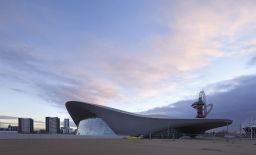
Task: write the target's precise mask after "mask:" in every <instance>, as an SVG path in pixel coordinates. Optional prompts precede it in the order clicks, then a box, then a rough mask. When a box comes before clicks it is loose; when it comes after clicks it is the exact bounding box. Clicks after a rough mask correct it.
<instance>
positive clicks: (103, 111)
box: [66, 101, 232, 135]
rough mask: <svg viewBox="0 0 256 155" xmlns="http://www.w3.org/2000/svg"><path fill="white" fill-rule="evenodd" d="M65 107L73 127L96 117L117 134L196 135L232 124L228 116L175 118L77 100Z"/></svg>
mask: <svg viewBox="0 0 256 155" xmlns="http://www.w3.org/2000/svg"><path fill="white" fill-rule="evenodd" d="M66 108H67V110H68V112H69V114H70V116H71V117H72V119H73V121H74V122H75V124H76V125H77V126H78V124H79V122H80V121H81V120H84V119H87V118H94V117H99V118H101V119H103V120H104V121H105V122H106V123H107V124H108V125H109V127H110V128H111V129H112V130H113V131H114V132H115V133H116V134H118V135H148V134H149V133H154V132H157V131H161V130H165V129H167V128H174V129H177V130H179V131H181V132H183V133H191V134H197V133H202V132H204V131H206V130H209V129H213V128H217V127H222V126H226V125H229V124H231V123H232V120H229V119H198V118H195V119H177V118H169V117H154V116H147V115H140V114H134V113H130V112H126V111H122V110H118V109H114V108H109V107H105V106H101V105H95V104H90V103H85V102H79V101H69V102H67V103H66Z"/></svg>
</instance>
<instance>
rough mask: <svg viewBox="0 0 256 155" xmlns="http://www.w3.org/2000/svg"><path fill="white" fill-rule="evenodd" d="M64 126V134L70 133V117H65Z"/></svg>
mask: <svg viewBox="0 0 256 155" xmlns="http://www.w3.org/2000/svg"><path fill="white" fill-rule="evenodd" d="M63 124H64V127H63V128H62V131H63V133H64V134H68V133H69V119H64V122H63Z"/></svg>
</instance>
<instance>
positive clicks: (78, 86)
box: [0, 0, 256, 121]
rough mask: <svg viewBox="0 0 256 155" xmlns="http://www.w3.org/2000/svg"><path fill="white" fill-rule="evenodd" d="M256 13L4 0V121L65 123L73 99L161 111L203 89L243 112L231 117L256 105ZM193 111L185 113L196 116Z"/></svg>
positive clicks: (196, 6)
mask: <svg viewBox="0 0 256 155" xmlns="http://www.w3.org/2000/svg"><path fill="white" fill-rule="evenodd" d="M255 6H256V1H254V0H246V1H238V0H237V1H236V0H232V1H231V0H226V1H222V0H209V1H204V0H190V1H178V0H176V1H175V0H158V1H154V0H108V1H103V0H81V1H79V0H75V1H66V0H54V1H48V0H45V1H37V0H33V1H32V0H16V1H15V0H12V1H9V0H1V1H0V85H1V87H0V94H1V95H0V97H1V101H0V106H1V108H0V115H1V116H14V117H31V118H34V119H35V120H37V121H44V119H45V117H46V116H57V117H60V118H61V120H63V119H64V118H70V116H69V114H68V113H67V111H66V108H65V102H66V101H69V100H78V101H83V102H89V103H94V104H101V105H104V106H109V107H113V108H117V109H121V110H125V111H129V112H145V111H148V110H149V111H151V112H152V111H154V112H155V113H162V112H163V111H164V110H162V111H157V110H156V109H159V108H158V107H163V108H164V107H171V105H173V106H174V105H175V107H179V106H178V103H180V102H182V101H188V100H189V101H192V100H194V99H196V98H197V97H198V93H199V91H200V90H202V89H203V90H205V92H206V95H209V96H210V101H211V100H212V101H216V102H217V101H218V103H213V104H216V105H217V107H218V105H220V104H223V105H228V106H230V107H236V109H233V111H229V110H227V111H225V113H226V114H227V115H224V116H231V115H233V114H235V113H237V112H239V109H240V107H239V106H236V105H240V104H241V103H242V102H244V103H243V104H241V106H243V105H244V106H247V105H254V104H255V105H256V103H255V102H256V101H254V100H252V98H248V95H252V94H253V93H254V94H256V88H255V87H250V85H253V86H254V84H255V83H256V82H254V81H256V78H255V77H256V9H255V8H254V7H255ZM244 79H246V81H243V80H244ZM247 81H251V83H248V82H247ZM243 86H244V87H243ZM245 87H246V89H245V90H246V91H243V92H239V90H241V89H240V88H245ZM238 88H239V89H238ZM247 90H248V91H247ZM229 92H232V93H229ZM220 93H224V94H225V93H227V94H228V93H229V94H228V97H229V99H231V98H232V99H233V98H234V99H235V100H237V101H240V99H241V98H237V97H238V95H237V94H243V95H241V96H240V97H245V98H243V99H242V100H241V102H239V103H238V102H237V103H235V102H234V103H225V102H224V99H227V98H225V96H222V98H218V100H215V98H214V97H216V96H218V95H219V94H220ZM245 93H247V94H245ZM236 98H237V99H236ZM253 99H254V98H253ZM227 100H228V99H227ZM228 101H230V100H228ZM220 102H221V103H220ZM222 102H223V103H222ZM173 103H177V104H173ZM234 104H236V105H234ZM180 105H181V104H180ZM188 108H191V107H188ZM160 109H161V108H160ZM220 109H221V108H215V109H213V115H212V116H223V115H222V114H219V115H215V114H214V110H216V111H215V112H216V113H217V114H218V113H219V112H220V111H218V110H220ZM227 109H228V108H227ZM179 110H183V109H179ZM184 110H185V111H181V113H183V114H184V115H178V114H177V116H180V117H183V116H184V117H185V116H188V115H187V114H188V113H189V112H190V110H193V109H192V108H191V109H190V110H187V108H185V109H184ZM165 114H167V115H169V114H170V115H171V112H169V113H168V112H167V113H165ZM189 114H191V113H189ZM250 115H253V113H252V114H250ZM210 117H211V116H210ZM255 117H256V113H255ZM0 120H1V118H0Z"/></svg>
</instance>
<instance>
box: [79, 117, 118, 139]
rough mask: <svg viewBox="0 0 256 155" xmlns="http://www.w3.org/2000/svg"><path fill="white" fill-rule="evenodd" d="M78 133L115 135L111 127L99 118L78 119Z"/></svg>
mask: <svg viewBox="0 0 256 155" xmlns="http://www.w3.org/2000/svg"><path fill="white" fill-rule="evenodd" d="M77 134H78V135H96V136H97V135H98V136H100V135H108V136H111V135H115V133H114V132H113V131H112V129H111V128H110V127H109V126H108V125H107V123H106V122H105V121H104V120H102V119H101V118H89V119H85V120H82V121H80V123H79V125H78V131H77Z"/></svg>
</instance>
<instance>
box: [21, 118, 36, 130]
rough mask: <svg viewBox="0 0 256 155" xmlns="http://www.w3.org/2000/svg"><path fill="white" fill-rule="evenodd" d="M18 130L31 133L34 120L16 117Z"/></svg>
mask: <svg viewBox="0 0 256 155" xmlns="http://www.w3.org/2000/svg"><path fill="white" fill-rule="evenodd" d="M18 124H19V126H18V132H19V133H33V132H34V121H33V119H31V118H19V119H18Z"/></svg>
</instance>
